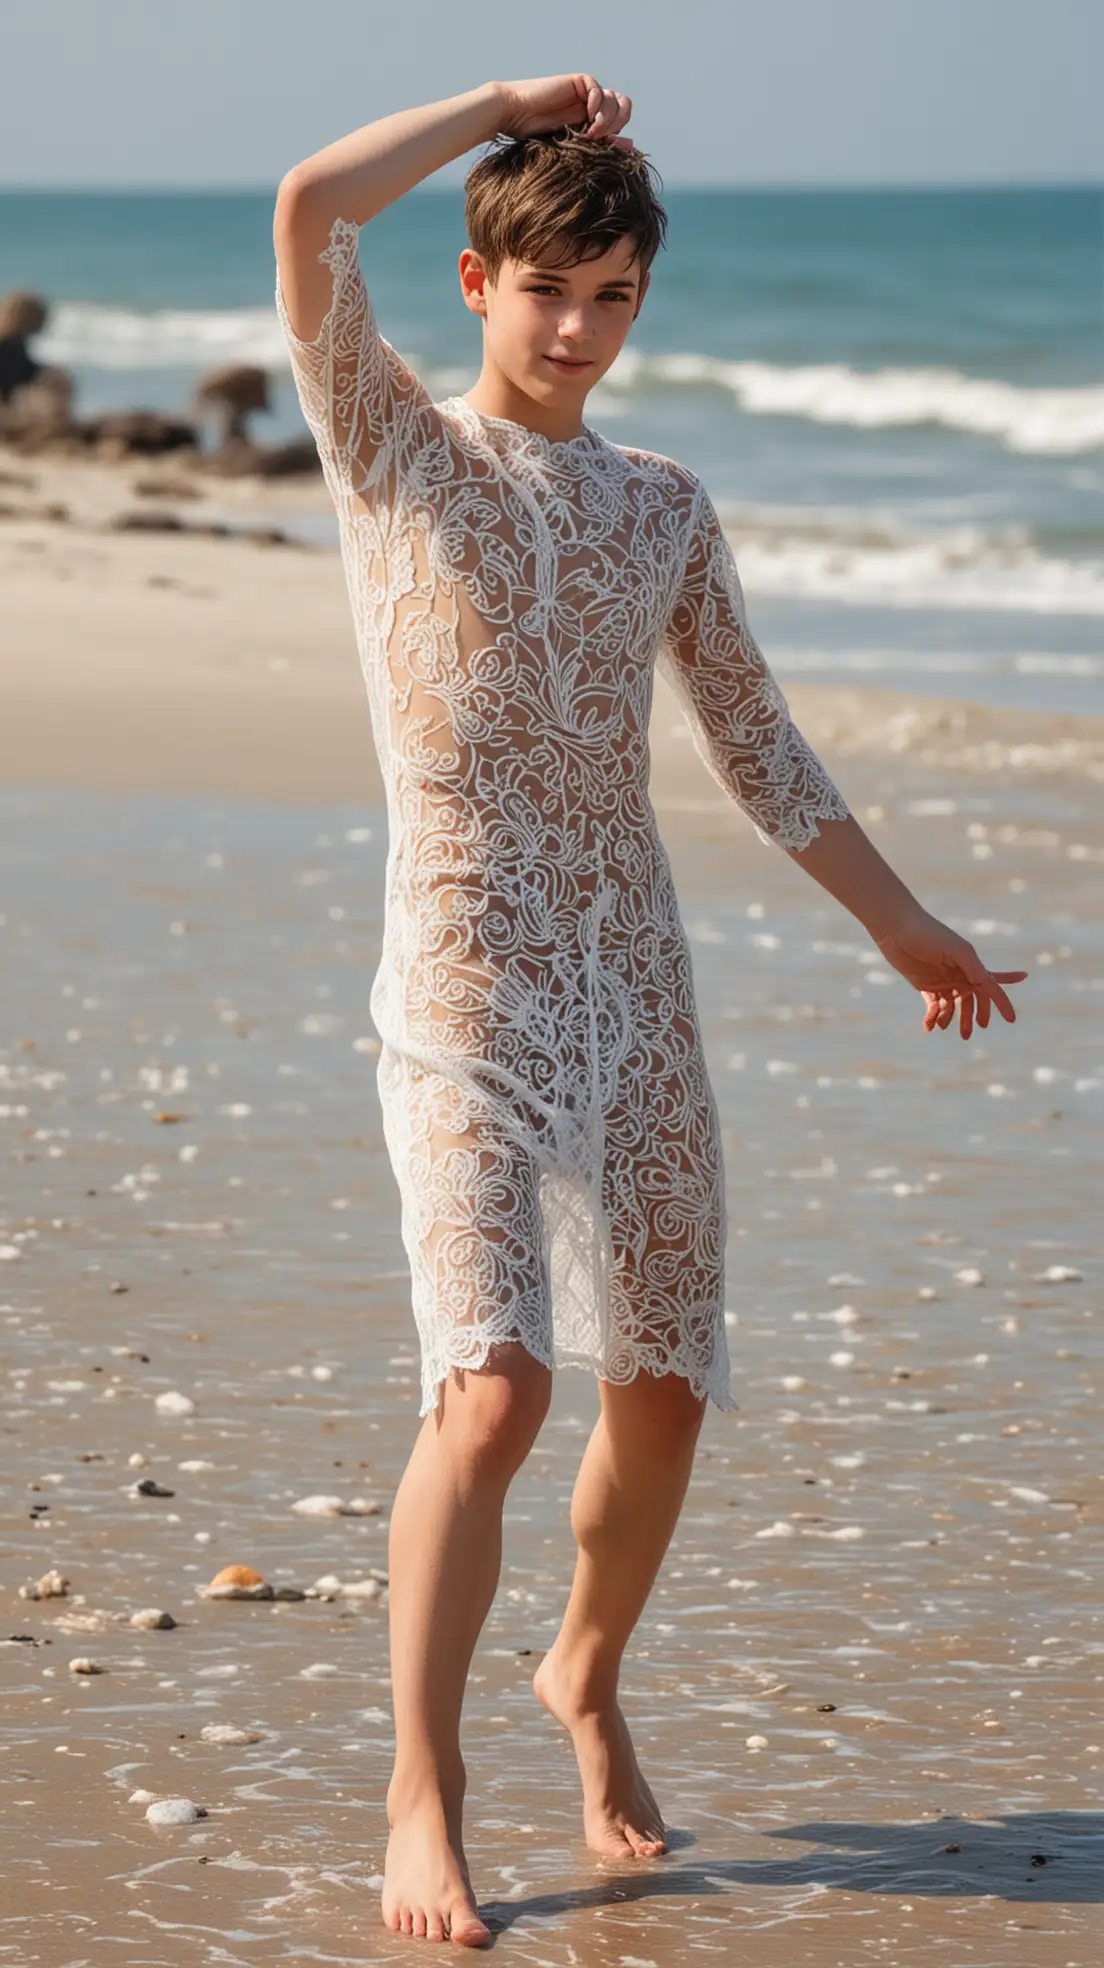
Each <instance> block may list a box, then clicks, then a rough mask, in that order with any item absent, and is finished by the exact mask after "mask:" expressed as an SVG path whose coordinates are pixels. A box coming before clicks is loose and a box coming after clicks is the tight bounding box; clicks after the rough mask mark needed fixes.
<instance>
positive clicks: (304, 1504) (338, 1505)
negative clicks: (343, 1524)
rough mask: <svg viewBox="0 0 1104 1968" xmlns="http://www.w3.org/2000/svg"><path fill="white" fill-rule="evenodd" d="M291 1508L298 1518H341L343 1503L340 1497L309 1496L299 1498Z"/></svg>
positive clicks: (343, 1508)
mask: <svg viewBox="0 0 1104 1968" xmlns="http://www.w3.org/2000/svg"><path fill="white" fill-rule="evenodd" d="M291 1507H292V1509H293V1510H294V1511H297V1512H298V1514H299V1516H300V1517H341V1516H342V1515H343V1514H344V1510H345V1503H344V1499H343V1498H342V1497H335V1496H309V1497H300V1498H299V1501H298V1502H297V1503H293V1504H292V1506H291Z"/></svg>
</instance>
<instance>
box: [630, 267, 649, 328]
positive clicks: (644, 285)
mask: <svg viewBox="0 0 1104 1968" xmlns="http://www.w3.org/2000/svg"><path fill="white" fill-rule="evenodd" d="M651 278H652V275H651V269H649V271H648V272H647V273H646V274H645V275H644V278H643V280H642V281H641V283H640V292H639V293H638V294H637V297H636V306H635V308H634V309H633V320H634V321H635V320H636V317H637V315H638V314H639V313H640V310H641V308H642V307H643V305H644V296H645V294H646V293H647V291H648V285H649V282H650V281H651Z"/></svg>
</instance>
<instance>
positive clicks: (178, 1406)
mask: <svg viewBox="0 0 1104 1968" xmlns="http://www.w3.org/2000/svg"><path fill="white" fill-rule="evenodd" d="M153 1405H154V1407H155V1408H156V1409H157V1412H158V1414H162V1415H194V1413H195V1411H196V1404H195V1402H194V1401H193V1400H192V1399H191V1398H190V1396H189V1395H187V1394H177V1393H174V1392H172V1391H171V1390H170V1392H169V1393H167V1394H159V1395H158V1396H157V1399H156V1400H155V1402H154V1404H153Z"/></svg>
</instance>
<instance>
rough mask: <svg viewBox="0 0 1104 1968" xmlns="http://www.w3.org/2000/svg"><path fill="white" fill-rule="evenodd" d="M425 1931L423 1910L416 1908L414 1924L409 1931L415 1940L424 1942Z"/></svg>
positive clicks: (422, 1908)
mask: <svg viewBox="0 0 1104 1968" xmlns="http://www.w3.org/2000/svg"><path fill="white" fill-rule="evenodd" d="M425 1930H426V1916H425V1908H424V1907H418V1908H417V1909H416V1911H415V1914H414V1924H413V1926H412V1927H411V1929H410V1931H411V1933H412V1934H413V1936H414V1938H415V1940H419V1941H424V1939H425Z"/></svg>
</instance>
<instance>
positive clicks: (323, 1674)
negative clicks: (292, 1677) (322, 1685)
mask: <svg viewBox="0 0 1104 1968" xmlns="http://www.w3.org/2000/svg"><path fill="white" fill-rule="evenodd" d="M338 1672H339V1669H338V1667H337V1665H336V1663H335V1662H334V1661H312V1662H311V1665H310V1666H309V1667H301V1668H300V1669H299V1674H300V1678H301V1679H302V1680H304V1681H325V1680H326V1679H327V1677H328V1676H329V1675H331V1674H337V1673H338Z"/></svg>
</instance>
